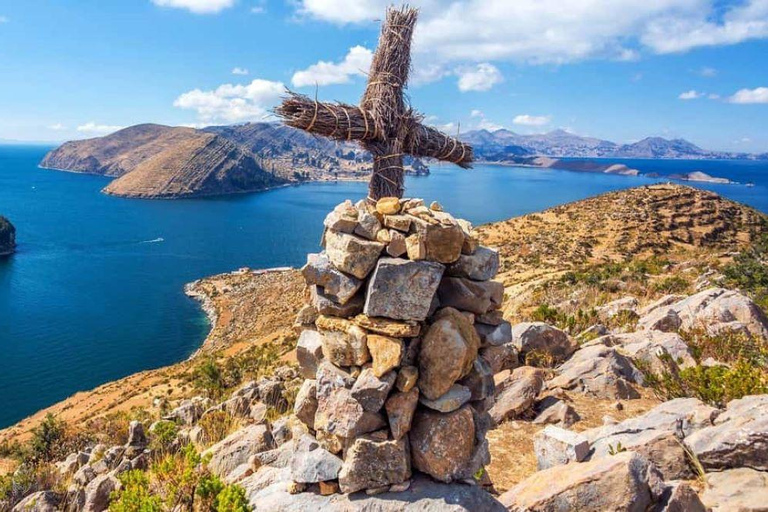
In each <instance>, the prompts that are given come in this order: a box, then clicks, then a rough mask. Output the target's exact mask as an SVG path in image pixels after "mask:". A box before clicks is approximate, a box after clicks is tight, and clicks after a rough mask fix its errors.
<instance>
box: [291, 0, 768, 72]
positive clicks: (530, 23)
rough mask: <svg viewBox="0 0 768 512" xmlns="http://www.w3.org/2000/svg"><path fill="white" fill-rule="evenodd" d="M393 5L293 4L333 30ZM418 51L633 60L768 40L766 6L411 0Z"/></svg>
mask: <svg viewBox="0 0 768 512" xmlns="http://www.w3.org/2000/svg"><path fill="white" fill-rule="evenodd" d="M390 3H391V0H358V1H355V2H349V1H348V0H296V5H297V6H298V12H299V14H301V15H304V16H309V17H313V18H316V19H321V20H324V21H329V22H333V23H339V24H344V23H360V22H370V21H372V20H375V19H381V16H382V13H383V12H384V9H385V8H386V7H387V6H388V5H389V4H390ZM413 4H414V5H416V6H417V7H419V8H420V10H421V17H420V20H421V21H420V23H419V25H418V26H417V29H416V34H415V48H414V49H415V51H416V52H417V53H422V54H426V55H429V56H430V58H431V59H432V60H433V61H441V62H450V61H473V62H485V61H490V60H512V61H524V62H533V63H564V62H572V61H578V60H583V59H588V58H611V59H619V60H626V59H629V60H633V59H636V58H637V57H638V55H639V54H640V53H642V52H643V51H650V52H653V53H673V52H682V51H687V50H690V49H692V48H697V47H701V46H712V45H727V44H735V43H739V42H742V41H746V40H750V39H758V38H766V37H768V2H766V0H744V1H741V2H734V3H731V4H725V5H724V4H723V2H720V1H718V0H655V1H653V2H638V1H637V0H590V1H584V0H515V1H514V2H513V1H510V0H416V1H414V2H413Z"/></svg>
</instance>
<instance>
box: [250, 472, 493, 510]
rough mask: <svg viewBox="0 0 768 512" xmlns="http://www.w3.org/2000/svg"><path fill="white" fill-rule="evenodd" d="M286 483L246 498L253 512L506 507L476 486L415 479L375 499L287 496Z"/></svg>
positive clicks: (334, 495)
mask: <svg viewBox="0 0 768 512" xmlns="http://www.w3.org/2000/svg"><path fill="white" fill-rule="evenodd" d="M289 486H290V484H289V483H288V482H276V483H274V484H272V485H271V486H269V487H267V488H265V489H263V490H261V491H259V492H256V493H251V494H249V495H248V499H249V504H250V505H251V507H253V510H254V512H273V511H275V510H280V511H281V512H317V511H319V510H322V511H323V512H505V508H504V507H503V506H502V505H501V504H500V503H499V502H498V501H496V500H495V499H494V498H493V497H492V496H491V495H490V494H488V493H487V492H485V491H484V490H482V489H481V488H480V487H478V486H471V485H465V484H443V483H438V482H435V481H433V480H431V479H430V478H428V477H424V476H417V477H415V478H414V479H413V481H412V483H411V485H410V487H409V488H408V490H407V491H405V492H386V493H383V494H378V495H376V496H365V495H358V494H353V495H347V494H332V495H329V496H322V495H320V494H317V493H313V492H303V493H299V494H290V493H289V492H288V488H289Z"/></svg>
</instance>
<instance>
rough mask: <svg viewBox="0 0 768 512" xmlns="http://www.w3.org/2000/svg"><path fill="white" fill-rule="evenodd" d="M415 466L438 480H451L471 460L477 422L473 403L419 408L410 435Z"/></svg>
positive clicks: (464, 468) (463, 470) (462, 471)
mask: <svg viewBox="0 0 768 512" xmlns="http://www.w3.org/2000/svg"><path fill="white" fill-rule="evenodd" d="M408 437H409V439H410V441H411V456H412V458H413V460H412V462H413V466H414V467H415V468H416V469H418V470H419V471H421V472H423V473H426V474H428V475H430V476H432V477H433V478H435V479H436V480H440V481H442V482H451V481H452V480H454V479H456V478H457V477H459V476H460V475H462V474H463V473H464V472H465V470H466V467H467V466H468V465H469V464H470V460H471V458H472V455H473V451H474V446H475V422H474V419H473V414H472V410H471V408H470V406H468V405H465V406H464V407H462V408H460V409H458V410H456V411H453V412H450V413H447V414H443V413H439V412H436V411H431V410H429V409H419V410H417V411H416V414H415V416H414V419H413V424H412V426H411V431H410V433H409V435H408Z"/></svg>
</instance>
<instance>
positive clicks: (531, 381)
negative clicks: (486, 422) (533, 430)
mask: <svg viewBox="0 0 768 512" xmlns="http://www.w3.org/2000/svg"><path fill="white" fill-rule="evenodd" d="M543 385H544V371H542V370H541V369H539V368H533V367H531V366H521V367H520V368H517V369H515V370H514V371H513V372H512V373H511V374H510V376H509V377H508V378H507V379H506V380H504V381H502V382H501V383H500V384H499V385H498V386H497V387H496V403H495V404H494V405H493V407H491V410H490V411H488V412H489V413H490V415H491V418H492V419H493V421H494V422H495V423H496V424H499V423H501V422H503V421H505V420H508V419H512V418H518V417H520V415H522V414H523V413H525V412H527V411H528V410H530V409H531V407H532V406H533V403H534V401H535V400H536V397H537V396H538V394H539V392H540V391H541V389H542V387H543Z"/></svg>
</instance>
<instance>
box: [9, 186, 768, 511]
mask: <svg viewBox="0 0 768 512" xmlns="http://www.w3.org/2000/svg"><path fill="white" fill-rule="evenodd" d="M478 233H479V237H480V241H481V242H482V243H483V244H485V245H488V246H493V247H497V248H498V249H499V253H500V256H501V270H502V271H501V273H500V275H499V278H498V279H501V280H502V282H503V283H504V285H505V295H504V305H503V317H504V320H505V322H500V323H499V326H501V328H500V329H496V330H494V332H493V333H485V336H486V339H487V340H491V341H489V343H488V344H487V346H486V348H485V349H483V351H484V353H483V357H484V358H485V360H486V362H487V363H488V365H489V366H490V367H491V368H492V370H493V373H494V374H495V384H496V386H495V388H496V390H495V405H493V407H492V408H491V409H490V411H489V413H490V416H491V417H492V419H493V422H494V428H493V429H492V430H491V431H490V432H489V433H488V439H489V443H490V452H491V463H490V464H489V465H488V466H486V468H485V470H484V471H483V472H481V473H479V474H477V475H476V478H477V483H478V484H479V485H476V486H469V485H461V486H460V487H454V488H451V490H450V491H448V490H446V488H444V487H439V486H436V485H437V484H435V483H434V482H432V481H430V480H428V479H427V480H425V479H423V478H417V479H415V480H414V481H412V482H411V484H410V485H411V487H410V489H409V490H408V491H404V492H399V493H393V492H390V493H386V494H381V495H378V496H376V497H371V498H368V499H367V500H363V501H361V500H362V498H360V497H355V496H357V495H353V497H352V498H346V497H344V496H343V495H339V494H333V495H328V496H320V497H317V498H313V500H314V501H311V502H308V501H304V502H297V501H295V500H288V496H293V495H291V494H290V492H291V489H290V487H280V486H279V485H278V486H275V484H277V483H279V482H281V481H283V482H288V481H290V477H289V473H290V467H289V464H288V463H289V461H290V457H291V454H292V452H293V450H294V444H295V443H296V442H297V440H292V439H291V437H292V431H293V429H292V428H291V427H292V425H293V424H294V422H295V420H293V419H292V417H291V416H290V415H284V413H285V412H288V411H290V410H291V408H292V406H293V402H294V400H295V396H296V393H297V391H298V388H299V385H300V384H301V377H300V376H299V374H298V373H297V371H296V370H295V369H292V368H295V366H294V365H295V363H294V361H295V354H294V353H293V351H292V348H293V347H294V346H295V344H296V340H297V333H296V332H295V331H294V330H293V328H292V323H293V318H294V316H295V314H296V313H297V312H298V310H299V309H300V307H301V305H302V303H303V302H304V301H305V299H306V297H307V296H306V295H305V293H306V292H305V291H304V289H303V283H302V280H301V276H300V274H299V273H298V272H297V271H293V270H279V271H275V272H268V273H257V272H252V271H240V272H235V273H232V274H226V275H222V276H215V277H212V278H207V279H203V280H201V281H198V282H196V283H193V284H192V285H191V286H190V288H189V291H190V292H191V293H194V294H197V295H200V296H204V297H205V300H206V308H207V310H208V311H209V312H210V313H211V314H212V316H213V317H214V318H215V327H214V329H213V330H212V332H211V335H210V336H209V338H208V341H207V342H206V345H205V346H204V347H203V348H202V349H201V350H200V352H199V353H198V354H197V355H196V357H195V358H194V359H192V360H190V361H186V362H184V363H180V364H178V365H174V366H172V367H168V368H165V369H160V370H155V371H150V372H143V373H141V374H138V375H135V376H131V377H129V378H127V379H123V380H121V381H117V382H115V383H111V384H107V385H105V386H102V387H100V388H97V389H96V390H93V391H90V392H87V393H80V394H78V395H75V396H74V397H72V398H70V399H68V400H67V401H65V402H62V403H60V404H57V405H56V406H53V407H52V408H50V409H48V410H46V411H41V413H39V414H37V415H35V416H34V417H32V418H29V419H27V420H25V421H24V422H21V423H20V424H18V425H16V426H14V427H12V428H10V429H6V430H4V431H2V432H1V433H0V440H2V442H3V443H4V444H3V446H4V450H3V453H4V454H5V455H6V458H5V459H4V461H3V463H2V464H0V468H5V470H6V471H7V472H8V473H9V475H11V474H13V473H11V472H14V471H15V474H16V475H19V474H22V473H23V471H24V468H25V466H24V465H22V466H19V460H24V459H23V457H22V456H20V453H23V450H21V449H18V445H15V444H14V443H16V442H20V443H21V444H22V446H23V445H24V443H25V442H26V440H27V439H29V438H30V437H31V438H33V439H36V438H38V437H39V435H38V434H39V432H40V425H41V422H43V419H44V417H45V415H46V414H47V413H48V412H52V413H54V414H55V415H56V416H57V417H59V418H61V419H63V420H65V421H66V422H67V424H68V425H70V427H69V428H70V430H71V431H73V432H77V433H79V434H82V433H83V432H86V433H89V434H90V435H87V436H86V435H83V436H81V437H83V438H85V439H82V440H80V442H75V441H77V439H76V438H77V436H76V435H74V436H69V437H67V439H73V438H75V441H71V444H70V445H68V446H72V447H73V448H72V452H71V453H70V452H69V451H67V450H62V451H61V452H60V453H57V454H56V455H57V457H50V458H49V460H62V459H66V461H65V462H64V463H62V464H59V465H58V466H56V471H55V472H54V473H55V474H54V476H55V478H54V477H50V479H49V480H47V481H48V482H49V483H50V482H51V480H53V481H55V482H56V485H49V486H48V487H45V486H43V487H45V489H52V490H47V491H46V492H43V491H42V487H40V486H38V487H34V486H30V488H29V489H28V490H29V491H33V490H37V489H41V491H40V492H38V493H37V494H35V497H34V498H28V499H27V500H28V501H27V502H26V503H27V504H29V503H30V502H33V501H34V503H35V505H34V507H33V508H30V509H31V510H55V509H57V507H59V508H61V507H62V506H63V505H62V503H64V501H66V503H67V504H69V505H72V504H74V507H75V508H74V509H79V508H83V509H86V510H101V509H103V507H104V506H105V504H106V502H107V498H106V497H108V496H109V493H110V492H111V491H112V490H114V489H115V488H117V487H118V486H121V485H122V486H127V484H125V483H124V482H123V481H122V480H121V479H120V478H119V475H121V474H124V473H125V472H126V470H131V469H141V468H143V467H146V464H147V457H150V456H151V457H156V455H149V454H155V453H158V452H163V453H164V451H165V450H168V452H169V453H170V452H174V450H176V449H178V447H179V446H181V445H182V444H185V443H191V445H190V446H194V447H196V448H197V450H198V451H200V452H204V453H207V454H208V455H209V456H210V457H211V459H210V461H209V462H208V464H207V468H208V469H207V470H206V471H209V472H210V473H212V474H215V475H218V476H219V477H220V478H221V479H222V481H223V482H225V483H226V484H234V483H237V484H238V485H239V486H240V488H242V489H243V490H244V491H245V492H244V496H245V500H246V501H247V500H248V499H249V497H250V498H252V497H255V496H256V495H257V494H258V495H259V500H260V501H259V503H262V504H264V503H266V504H270V503H271V504H277V503H282V504H285V503H288V502H289V501H290V503H298V504H296V506H295V508H292V509H291V510H294V509H295V510H304V509H305V508H302V507H308V506H310V505H311V506H312V507H315V508H317V507H318V506H320V507H323V506H325V507H329V508H330V507H331V506H334V507H336V509H340V510H347V509H352V510H357V509H360V508H359V507H360V506H362V505H361V504H362V503H363V502H364V503H367V505H366V506H369V507H370V509H371V510H404V509H407V510H411V509H413V510H417V509H419V510H420V509H427V508H428V507H432V508H431V510H497V509H498V510H504V509H508V510H705V509H706V508H712V509H714V510H724V511H725V510H765V508H764V507H765V496H766V495H767V494H768V476H767V475H768V461H767V460H766V456H765V454H766V453H768V423H766V418H768V370H766V367H767V366H766V362H767V361H768V348H766V347H767V345H768V320H767V319H766V316H765V312H764V309H765V306H766V305H767V304H768V303H766V300H765V297H766V296H765V288H764V287H765V245H766V243H765V241H764V237H765V235H766V220H765V218H764V217H763V216H761V215H760V214H758V213H756V212H755V211H753V210H751V209H749V208H746V207H744V206H741V205H738V204H735V203H732V202H730V201H726V200H723V199H721V198H719V197H718V196H716V195H714V194H711V193H709V192H703V191H699V190H695V189H691V188H688V187H681V186H666V185H659V186H652V187H644V188H640V189H632V190H628V191H622V192H616V193H611V194H606V195H604V196H600V197H598V198H595V199H590V200H587V201H582V202H578V203H573V204H569V205H564V206H561V207H557V208H554V209H551V210H547V211H545V212H542V213H540V214H533V215H528V216H524V217H521V218H517V219H511V220H509V221H506V222H502V223H497V224H492V225H488V226H483V227H481V228H479V229H478ZM761 269H762V274H761V273H760V272H761ZM747 276H749V279H747V278H746V277H747ZM761 276H762V277H761ZM500 320H501V319H500ZM488 336H490V337H488ZM214 369H215V370H214ZM217 372H218V377H217V378H213V377H212V376H213V375H214V374H216V373H217ZM160 418H164V420H160ZM131 420H133V421H134V423H130V421H131ZM129 423H130V425H129ZM166 423H168V424H172V425H173V436H171V438H169V439H165V441H164V442H161V441H159V440H162V439H163V435H162V433H163V432H164V431H165V429H166V428H168V427H167V425H166ZM94 431H96V432H94ZM145 431H146V435H145ZM100 445H101V446H100ZM14 446H16V448H17V449H12V448H13V447H14ZM109 446H112V448H109ZM147 448H149V449H151V450H153V451H151V452H147V451H145V449H147ZM65 452H66V453H65ZM174 453H175V452H174ZM26 463H27V464H28V463H29V462H28V459H27V462H26ZM149 474H151V475H152V479H153V480H152V481H153V482H155V483H154V484H152V485H160V484H159V483H158V482H161V481H162V479H161V478H159V474H158V473H157V470H156V469H153V470H152V471H150V472H149ZM8 478H10V477H9V476H6V481H7V479H8ZM270 486H272V487H270ZM160 487H162V486H160ZM483 487H484V488H485V489H486V490H488V491H490V493H491V494H490V496H492V497H493V499H490V497H489V495H488V494H487V493H484V492H481V491H480V489H481V488H483ZM128 488H130V486H128ZM267 488H273V489H275V491H274V493H273V494H266V495H265V494H264V492H263V490H264V489H267ZM67 489H69V492H68V493H67V492H65V491H66V490H67ZM162 489H165V490H166V491H167V489H166V488H165V487H162ZM0 490H2V486H0ZM156 490H157V489H156ZM316 492H317V493H320V494H321V495H322V494H325V493H327V492H330V491H329V490H327V489H324V488H323V487H320V488H319V489H318V490H317V491H316ZM303 494H311V493H303ZM448 494H450V496H447V495H448ZM315 496H318V495H315ZM363 496H365V495H363ZM317 500H320V501H317ZM323 500H324V501H323ZM259 503H255V502H252V503H251V505H256V506H257V507H258V506H260V505H259ZM462 503H463V505H462ZM46 504H47V505H46ZM45 506H48V507H49V508H45ZM407 506H410V507H412V508H406V507H407ZM35 507H37V508H35ZM354 507H358V508H354ZM398 507H399V508H398ZM19 510H22V508H19ZM24 510H27V509H24ZM158 510H159V509H158ZM265 510H266V509H265Z"/></svg>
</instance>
